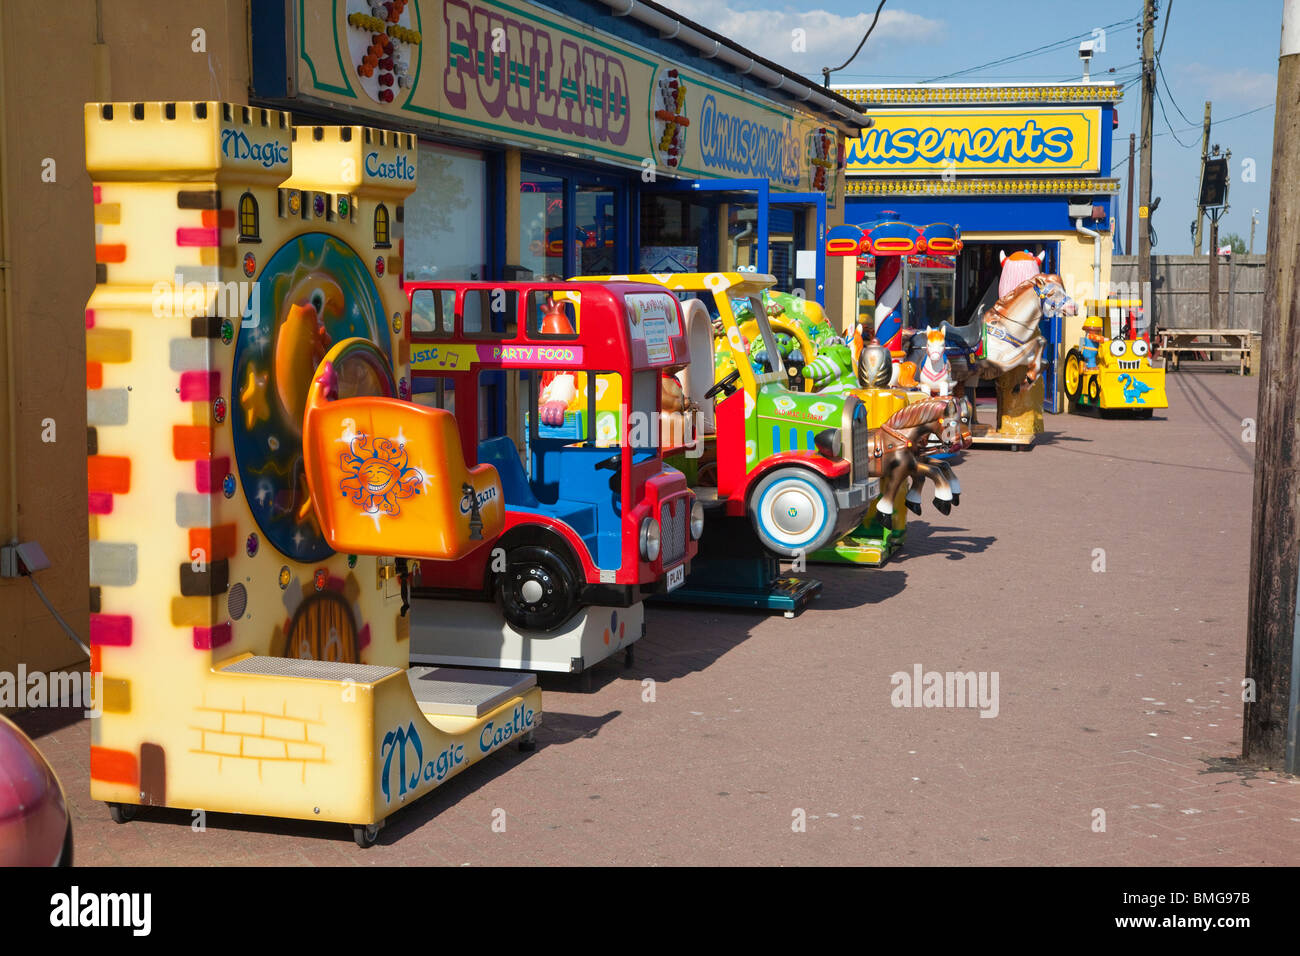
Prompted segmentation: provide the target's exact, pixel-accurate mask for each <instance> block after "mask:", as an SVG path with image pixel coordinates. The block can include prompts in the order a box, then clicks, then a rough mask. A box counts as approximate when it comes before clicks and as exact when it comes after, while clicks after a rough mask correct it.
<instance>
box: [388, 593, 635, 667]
mask: <svg viewBox="0 0 1300 956" xmlns="http://www.w3.org/2000/svg"><path fill="white" fill-rule="evenodd" d="M410 615H411V649H410V658H411V663H413V664H442V665H448V666H453V667H485V668H493V669H501V670H511V671H545V672H547V673H560V674H580V673H582V672H583V671H585V670H587V669H588V668H590V667H594V666H595V665H596V664H599V663H600V662H601V661H603V660H604V659H605V658H607V657H611V656H613V655H614V654H617V653H619V652H620V651H622V652H623V655H624V660H625V661H626V662H627V663H628V664H630V663H631V661H632V645H633V644H634V643H636V642H637V641H639V640H640V639H641V638H643V637H644V636H645V607H644V605H642V604H639V603H638V604H633V605H632V606H631V607H595V606H593V607H585V608H583V609H582V610H580V611H579V612H578V613H577V614H575V615H574V616H573V617H571V618H570V619H569V620H568V621H567V622H566V623H564V624H562V625H561V626H560V627H558V628H556V629H555V630H553V631H520V630H516V629H515V628H514V627H513V626H511V624H510V623H509V622H507V621H506V620H505V619H504V618H503V617H502V616H501V609H500V608H499V607H497V605H496V604H495V603H492V602H487V601H449V600H444V599H441V598H415V599H413V600H412V601H411V610H410Z"/></svg>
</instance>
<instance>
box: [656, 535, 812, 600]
mask: <svg viewBox="0 0 1300 956" xmlns="http://www.w3.org/2000/svg"><path fill="white" fill-rule="evenodd" d="M821 589H822V583H821V582H820V581H816V580H813V579H810V578H797V577H792V576H790V575H783V574H781V562H780V561H779V560H778V559H777V558H776V556H775V555H773V554H772V553H771V552H769V551H768V550H767V549H766V548H764V547H763V546H762V544H761V543H760V542H759V540H758V536H757V535H756V534H755V533H754V529H753V526H752V525H750V523H749V519H748V518H729V517H723V516H718V517H713V518H710V517H707V512H706V518H705V523H704V534H703V535H702V536H701V537H700V550H699V553H698V554H696V556H695V558H694V559H693V560H692V561H691V573H690V574H688V575H687V576H686V581H685V583H683V584H682V586H681V587H679V588H677V589H676V590H675V591H672V592H670V593H668V594H657V595H655V596H654V597H653V598H651V599H650V603H656V604H702V605H708V606H711V607H741V608H754V609H756V610H760V611H780V612H781V613H782V614H783V615H784V616H785V617H794V616H795V615H796V614H798V613H799V612H800V611H802V610H803V609H804V608H805V607H807V606H808V603H809V602H810V601H812V599H813V598H815V597H816V596H817V595H818V594H819V593H821Z"/></svg>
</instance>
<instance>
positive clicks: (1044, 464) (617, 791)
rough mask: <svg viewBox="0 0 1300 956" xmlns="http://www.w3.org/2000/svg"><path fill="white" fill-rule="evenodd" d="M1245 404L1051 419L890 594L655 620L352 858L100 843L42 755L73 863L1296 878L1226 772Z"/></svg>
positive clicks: (1242, 575)
mask: <svg viewBox="0 0 1300 956" xmlns="http://www.w3.org/2000/svg"><path fill="white" fill-rule="evenodd" d="M1255 385H1256V382H1255V379H1241V378H1238V377H1236V376H1232V375H1224V374H1219V373H1208V372H1184V373H1182V374H1180V375H1177V376H1170V388H1169V391H1170V401H1171V403H1172V405H1173V408H1172V409H1171V410H1170V411H1169V413H1168V415H1167V417H1166V416H1164V415H1157V417H1156V419H1155V420H1153V421H1110V420H1099V419H1095V418H1085V417H1078V416H1056V417H1050V416H1049V420H1048V427H1049V430H1050V433H1049V435H1048V436H1047V439H1046V441H1044V442H1043V443H1042V444H1040V445H1039V446H1038V447H1037V448H1035V449H1034V450H1033V451H1032V452H1030V453H1028V454H1025V453H1020V454H1014V453H1010V452H1007V451H1001V450H980V451H976V452H974V453H972V454H970V455H968V457H967V460H966V461H965V462H964V463H963V464H962V465H961V466H960V475H961V479H962V484H963V488H964V492H965V496H964V500H963V503H962V506H961V507H960V508H958V509H956V510H955V511H954V513H953V515H952V516H951V518H944V517H942V516H941V515H938V514H937V513H935V512H934V511H932V510H929V509H927V511H926V514H925V516H924V518H923V519H922V520H919V521H917V522H915V523H914V524H913V525H912V527H911V529H910V531H909V541H908V552H907V554H906V555H905V557H904V558H903V559H902V560H899V561H897V562H896V563H894V564H892V565H890V566H889V567H887V568H885V569H882V570H876V571H872V570H867V569H854V568H816V569H814V573H815V575H816V576H818V577H821V578H822V580H824V582H825V585H826V586H825V591H824V594H823V596H822V597H821V598H820V600H819V601H818V602H816V604H815V605H814V606H813V608H812V609H810V610H809V611H807V612H806V613H805V614H803V615H802V616H801V617H800V618H798V619H796V620H793V621H787V620H784V619H782V618H780V617H773V618H768V617H761V616H757V615H753V614H746V613H733V612H718V611H713V610H709V609H701V610H663V609H655V610H653V611H652V612H651V613H650V615H649V635H648V636H647V638H646V639H645V640H644V641H642V643H641V644H640V645H638V657H637V662H636V666H635V667H634V668H633V669H632V670H630V671H624V670H623V669H622V668H621V666H616V665H615V664H614V663H613V662H609V663H607V664H605V665H602V667H600V668H599V669H598V670H597V672H596V682H595V683H596V690H595V691H594V692H593V693H590V694H583V693H581V692H580V688H579V686H578V685H577V683H576V682H573V681H569V680H551V679H547V680H544V682H543V684H544V687H545V688H546V696H545V706H546V709H547V714H546V724H545V726H544V727H543V729H542V730H541V732H540V733H539V743H540V746H539V748H538V750H537V752H536V753H534V754H531V755H528V756H524V755H521V754H518V753H516V752H514V751H510V752H508V753H506V754H504V755H501V756H500V757H498V758H495V759H493V760H490V761H487V762H486V763H485V764H480V765H478V766H476V767H474V768H471V769H470V770H469V771H468V772H466V773H465V774H464V775H462V776H461V777H459V778H458V779H456V780H454V781H452V782H451V783H450V784H448V785H446V786H444V787H443V788H441V789H440V790H439V791H436V792H435V793H434V794H433V795H432V796H430V797H429V798H427V799H425V800H423V801H421V802H419V803H417V804H415V805H414V806H412V807H410V808H408V809H406V810H404V811H402V812H401V813H399V814H398V815H396V816H394V817H393V818H391V819H390V822H389V825H388V827H387V828H386V829H385V831H384V832H383V834H382V835H381V837H380V841H381V844H380V845H379V846H377V847H375V848H373V849H371V850H368V851H362V850H359V849H357V847H356V846H355V845H354V844H353V843H352V841H351V838H350V835H349V833H348V831H347V830H346V829H345V828H343V827H340V826H330V825H320V824H302V823H294V822H286V821H278V820H259V819H256V818H247V817H232V816H216V817H210V818H209V820H208V830H207V832H206V833H194V832H192V831H191V828H190V816H189V814H188V813H185V812H182V811H159V810H152V811H145V812H144V813H143V814H142V816H141V818H140V819H138V820H137V821H135V822H134V823H132V824H130V825H128V826H115V825H114V824H113V823H111V822H110V821H109V818H108V812H107V810H106V809H105V808H104V807H103V806H102V805H101V804H96V803H93V802H91V801H90V799H89V796H88V792H87V772H86V761H87V749H88V745H89V739H88V729H87V725H86V723H85V722H84V721H78V722H74V723H71V724H70V725H67V726H64V727H61V728H59V729H56V730H52V731H50V732H46V733H44V734H42V736H40V737H39V740H38V743H39V744H40V746H41V747H42V749H43V750H44V751H45V752H46V754H47V755H48V756H49V757H50V759H51V761H52V762H53V763H54V765H55V768H56V769H57V770H58V772H59V773H60V775H61V776H62V779H63V781H64V783H65V785H66V787H67V789H68V791H69V794H70V797H71V801H72V805H73V806H72V809H73V814H74V826H75V828H76V839H77V850H78V857H79V861H80V862H82V863H86V864H95V863H99V864H167V865H172V864H184V865H195V864H217V865H219V864H230V863H246V864H268V865H279V864H353V865H368V864H450V865H456V864H483V863H496V864H509V863H532V864H557V863H558V864H583V863H626V864H716V863H730V864H822V863H825V864H998V863H1021V864H1026V863H1027V864H1107V863H1118V864H1259V863H1268V864H1296V863H1300V786H1297V781H1296V780H1293V779H1291V778H1287V777H1285V776H1284V775H1281V774H1275V773H1269V772H1254V771H1251V770H1248V769H1244V768H1242V767H1240V766H1238V765H1237V764H1236V761H1235V757H1236V755H1237V754H1238V753H1239V752H1240V738H1241V710H1242V708H1241V702H1240V701H1241V696H1240V679H1241V677H1242V669H1243V661H1244V657H1245V650H1244V646H1245V645H1244V640H1245V638H1244V632H1245V602H1246V582H1247V573H1248V554H1247V552H1248V548H1249V541H1250V530H1249V515H1250V495H1251V467H1252V458H1253V452H1254V446H1253V445H1250V444H1247V443H1244V442H1243V441H1242V424H1241V422H1242V419H1243V418H1246V417H1247V416H1253V415H1254V414H1255ZM1098 548H1100V549H1104V552H1105V571H1104V573H1101V572H1097V571H1094V570H1093V566H1094V563H1095V561H1096V558H1095V556H1094V549H1098ZM916 664H920V665H922V667H923V668H924V669H925V670H936V671H969V670H974V671H988V672H994V671H996V672H997V674H998V676H999V692H1000V693H999V713H998V716H997V717H996V718H994V719H985V718H981V717H980V716H979V714H978V712H977V711H975V710H971V709H967V710H956V709H925V708H920V709H917V708H896V707H894V706H892V704H891V691H892V687H891V683H890V677H891V675H892V674H894V673H895V672H898V671H907V672H911V671H912V669H913V667H914V665H916ZM647 678H649V679H653V681H654V691H655V695H654V696H655V699H654V701H653V702H646V701H645V700H643V695H644V693H645V686H644V685H643V681H644V680H645V679H647ZM53 719H54V715H50V714H41V715H28V717H27V718H26V723H27V724H28V726H32V727H34V728H35V729H36V730H37V731H39V730H40V729H41V727H42V726H48V725H49V724H50V723H51V721H52V720H53ZM497 808H500V809H503V810H504V811H505V813H506V823H507V826H506V832H504V833H494V832H493V831H492V829H491V823H492V819H493V811H494V810H495V809H497ZM799 810H801V811H803V813H804V814H806V820H807V828H806V832H802V833H796V832H793V830H792V822H793V821H794V819H795V813H796V811H799ZM1098 810H1101V811H1104V813H1105V832H1094V829H1093V822H1094V819H1096V812H1097V811H1098Z"/></svg>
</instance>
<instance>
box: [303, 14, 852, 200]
mask: <svg viewBox="0 0 1300 956" xmlns="http://www.w3.org/2000/svg"><path fill="white" fill-rule="evenodd" d="M293 6H294V7H295V8H296V21H297V22H296V24H295V29H294V30H293V31H291V34H290V36H291V39H292V41H293V42H295V43H296V44H297V50H296V55H295V62H296V64H297V70H296V74H295V77H294V83H293V84H292V91H291V92H290V94H289V95H290V96H292V97H296V98H301V99H304V100H308V101H312V102H315V103H325V104H329V105H331V106H344V107H346V108H347V109H349V110H362V111H367V112H371V113H375V114H379V115H380V116H381V117H390V118H393V119H395V120H397V121H398V122H399V123H401V124H403V125H404V126H411V125H415V126H420V127H426V128H438V127H444V128H447V129H449V130H454V131H455V132H457V133H458V134H461V135H469V136H473V137H485V138H489V139H491V140H492V141H493V142H495V143H498V144H502V145H506V144H511V145H516V146H521V147H525V148H534V149H545V150H559V151H563V152H565V153H567V154H569V155H573V154H577V155H579V156H583V157H589V158H594V159H598V160H601V161H602V162H608V163H614V164H618V165H621V166H624V167H627V168H630V169H636V170H640V171H644V170H645V169H647V163H651V164H653V165H654V167H655V169H656V170H657V171H658V173H659V174H660V175H664V174H667V175H682V176H696V177H707V178H717V177H724V178H742V179H766V180H768V181H769V182H770V183H771V185H772V186H773V187H774V188H776V189H779V190H787V191H790V190H795V191H808V190H818V191H825V192H826V193H827V194H828V196H834V195H835V191H834V187H835V181H836V179H837V178H838V169H837V168H835V167H836V166H837V162H836V161H837V160H838V155H837V153H838V145H839V143H838V138H837V136H836V135H835V133H834V131H832V135H830V136H821V137H820V138H819V136H820V134H822V133H824V132H825V120H824V119H821V120H819V119H818V118H816V117H814V116H813V115H811V114H809V113H805V112H803V111H802V110H800V109H799V108H798V107H797V106H792V105H788V104H783V103H780V102H777V101H774V100H771V99H768V98H766V97H765V96H763V95H762V93H761V92H758V93H755V92H752V91H751V90H748V89H743V88H742V87H741V86H740V85H736V84H732V83H729V82H727V81H725V80H723V79H720V78H718V77H716V76H707V75H705V74H703V73H698V72H696V71H693V70H690V69H687V68H686V67H685V65H683V64H679V63H675V62H673V61H670V60H667V59H665V58H664V57H662V56H661V55H660V54H659V53H658V52H654V51H649V50H646V49H643V48H641V47H638V46H636V45H634V44H632V43H628V42H624V41H623V40H621V39H619V38H617V37H614V36H612V35H610V34H608V33H604V32H602V31H600V30H597V29H595V28H594V27H593V26H591V25H590V24H588V23H583V22H580V21H578V20H575V19H571V18H569V17H566V16H564V15H562V14H559V13H556V12H554V11H551V10H547V9H545V8H543V7H539V6H537V5H531V4H520V3H515V2H513V0H441V2H437V3H434V2H432V0H410V2H409V3H407V4H406V5H405V6H404V7H403V8H402V10H401V13H400V16H399V17H398V19H399V22H398V23H396V24H388V25H385V24H384V23H382V22H380V21H379V20H377V19H376V18H375V17H374V16H373V15H371V13H370V8H369V6H368V4H367V3H366V2H364V0H345V2H340V3H334V4H324V3H320V4H315V3H307V2H306V0H297V2H296V3H294V4H293ZM384 31H387V32H384ZM376 50H378V51H379V52H378V53H376V52H375V51H376ZM376 58H377V59H376ZM372 61H373V62H372ZM381 121H382V120H381ZM823 140H825V142H822V141H823ZM817 144H820V145H817ZM827 144H829V149H828V148H827ZM819 150H820V151H819ZM828 168H829V169H830V170H831V175H829V176H828V175H827V174H826V169H828ZM400 173H401V171H400V170H392V171H390V170H387V169H385V170H383V171H382V173H376V174H374V175H377V176H378V175H386V176H387V178H390V179H391V178H397V179H400V178H402V177H401V175H400Z"/></svg>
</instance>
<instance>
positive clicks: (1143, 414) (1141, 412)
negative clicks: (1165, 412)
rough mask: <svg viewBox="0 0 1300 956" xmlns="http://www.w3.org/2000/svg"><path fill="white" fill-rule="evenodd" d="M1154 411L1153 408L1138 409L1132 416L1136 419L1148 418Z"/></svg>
mask: <svg viewBox="0 0 1300 956" xmlns="http://www.w3.org/2000/svg"><path fill="white" fill-rule="evenodd" d="M1155 411H1156V410H1155V409H1154V408H1139V409H1137V410H1136V411H1135V412H1134V413H1133V414H1134V416H1135V417H1136V418H1150V417H1151V416H1152V415H1154V414H1155Z"/></svg>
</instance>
